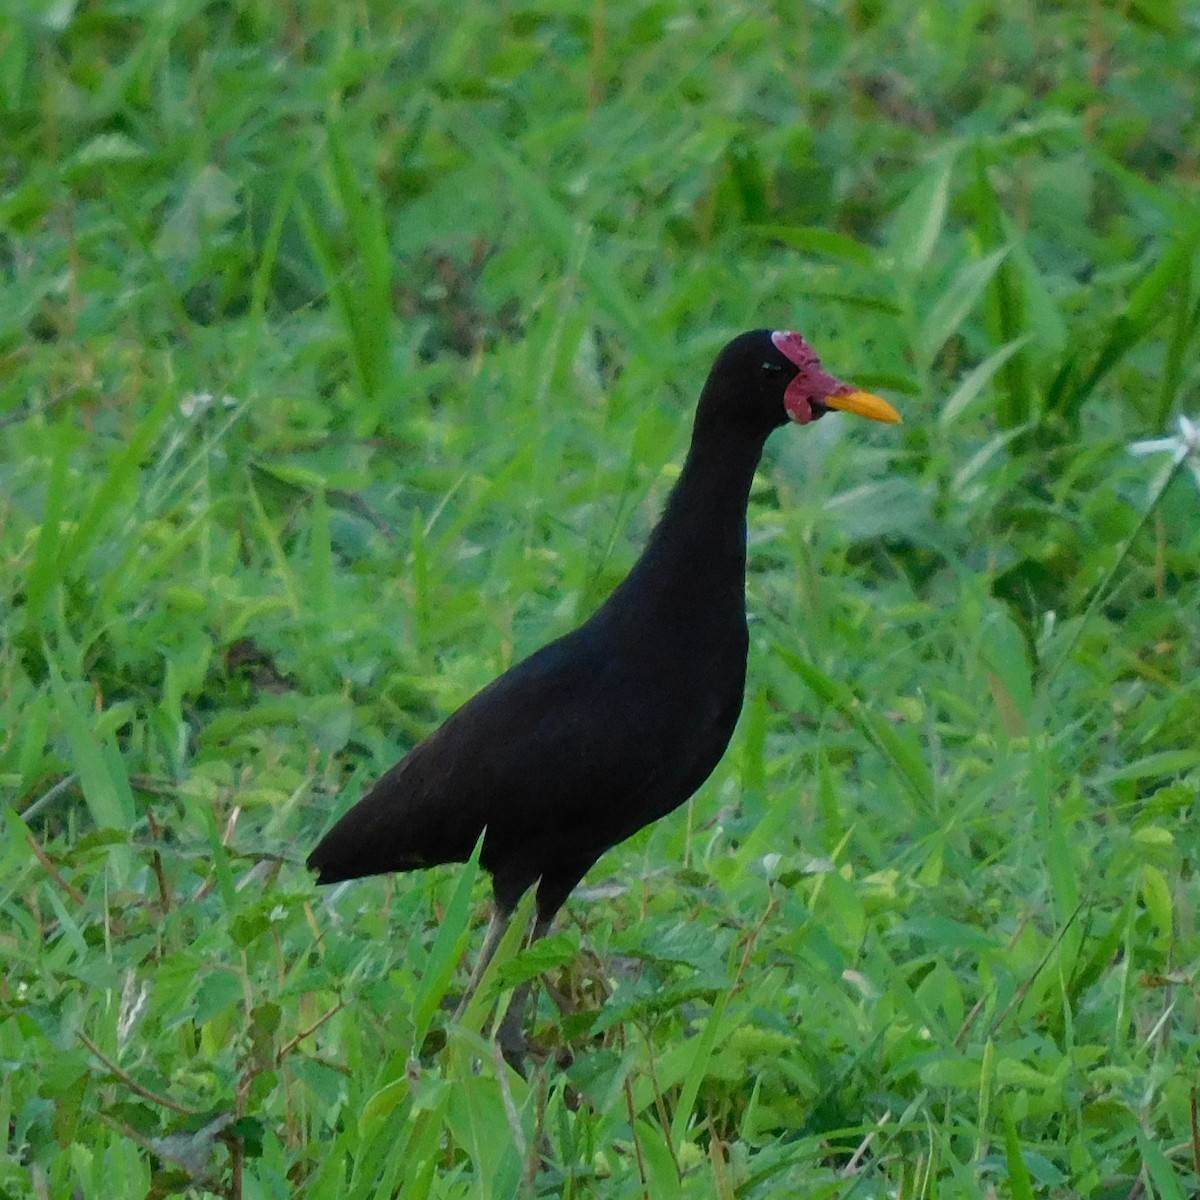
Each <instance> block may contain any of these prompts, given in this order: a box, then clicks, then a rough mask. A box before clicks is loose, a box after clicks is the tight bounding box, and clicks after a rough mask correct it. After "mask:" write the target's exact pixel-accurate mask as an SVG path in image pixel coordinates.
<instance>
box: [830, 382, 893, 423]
mask: <svg viewBox="0 0 1200 1200" xmlns="http://www.w3.org/2000/svg"><path fill="white" fill-rule="evenodd" d="M818 403H819V404H822V405H824V406H825V407H826V408H836V409H838V410H839V411H840V412H848V413H855V414H857V415H858V416H860V417H867V418H868V419H869V420H872V421H886V422H887V423H888V424H889V425H897V424H899V423H900V422H901V421H902V420H903V419H904V418H903V417H901V416H900V414H899V413H898V412H897V411H896V410H895V409H894V408H893V407H892V406H891V405H890V404H889V403H888V402H887V401H886V400H883V399H881V398H880V397H879V396H873V395H872V394H871V393H870V392H859V391H856V390H854V389H852V388H848V389H847V390H846V391H844V392H841V393H835V394H834V395H832V396H822V397H821V399H820V400H819V401H818Z"/></svg>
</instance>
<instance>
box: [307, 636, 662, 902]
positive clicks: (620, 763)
mask: <svg viewBox="0 0 1200 1200" xmlns="http://www.w3.org/2000/svg"><path fill="white" fill-rule="evenodd" d="M581 632H582V631H578V630H577V631H576V632H575V634H568V635H567V637H565V638H562V639H560V640H559V641H557V642H552V643H551V644H550V645H548V646H546V647H544V648H543V649H542V650H540V651H538V652H537V653H536V654H534V655H532V656H531V657H530V658H528V659H526V660H525V661H524V662H522V663H520V664H518V665H517V666H516V667H514V668H512V669H511V670H510V671H508V672H507V673H506V674H504V675H502V676H501V677H500V678H499V679H497V680H496V681H495V682H493V683H492V684H490V685H489V686H488V687H486V688H484V689H483V691H481V692H479V693H478V694H477V695H476V696H474V697H473V698H472V699H471V700H469V701H468V702H467V703H466V704H464V705H463V706H462V707H461V708H460V709H458V711H457V712H455V713H454V714H453V715H452V716H451V717H450V718H449V719H448V720H447V721H446V722H445V723H444V724H443V725H442V726H441V727H440V728H439V729H437V730H436V731H435V732H434V733H432V734H431V735H430V736H429V737H428V738H426V739H425V740H424V741H423V742H421V743H420V744H419V745H418V746H416V747H415V748H414V749H413V750H412V751H411V752H410V753H409V754H408V755H407V756H406V757H405V758H404V759H402V760H401V761H400V762H399V763H397V764H396V766H394V767H393V768H392V769H391V770H390V771H388V772H387V774H385V775H384V776H383V777H382V778H381V779H380V780H379V781H378V782H377V783H376V784H375V786H374V787H373V788H372V789H371V791H370V792H368V793H367V795H366V796H364V797H363V799H362V800H360V801H359V803H358V804H356V805H355V806H354V807H353V808H352V809H350V811H349V812H347V813H346V814H345V816H343V817H342V819H341V820H340V821H339V822H338V823H337V824H336V825H335V826H334V827H333V829H331V830H330V831H329V833H328V834H326V836H325V837H324V838H323V839H322V841H321V842H320V844H319V845H318V846H317V848H316V849H315V850H314V851H313V852H312V855H311V856H310V858H309V864H310V866H312V867H314V868H316V869H317V870H318V872H319V873H320V879H321V881H322V882H326V883H330V882H336V881H338V880H341V879H352V878H357V877H359V876H361V875H371V874H378V873H380V872H384V871H404V870H413V869H416V868H419V867H426V866H432V865H434V864H437V863H443V862H461V861H463V860H465V859H466V858H467V857H469V856H470V854H471V851H472V850H473V848H474V846H475V843H476V842H477V841H478V839H479V835H480V834H481V833H482V832H483V830H484V828H485V827H486V828H487V829H488V831H489V832H488V849H490V850H492V853H491V855H490V857H491V858H493V859H495V858H496V856H497V854H498V853H500V852H501V851H502V849H503V847H505V846H506V845H508V844H510V843H512V842H514V841H518V840H521V839H524V840H525V841H528V842H537V841H539V840H541V839H542V837H543V835H546V834H548V833H549V834H554V835H555V836H558V837H564V838H569V837H570V833H571V830H572V828H573V827H578V826H581V825H582V826H584V827H586V826H587V825H589V824H591V823H592V822H593V821H594V817H595V814H596V813H597V812H598V811H599V812H603V811H605V806H607V807H608V810H609V811H610V812H611V810H612V809H613V807H614V806H621V807H628V806H630V805H631V804H632V805H634V806H635V807H636V797H637V796H640V795H644V794H645V792H646V790H647V789H649V788H651V787H652V786H653V783H654V776H655V773H656V769H657V767H656V760H657V759H658V758H659V757H660V756H658V755H656V754H654V753H653V751H652V747H651V746H650V745H648V743H647V742H646V741H645V739H644V737H642V736H640V735H643V734H644V733H645V732H646V731H645V729H644V725H643V722H642V719H641V717H640V716H639V714H638V712H637V711H636V707H637V706H636V704H631V703H630V697H629V696H628V695H627V694H626V692H627V691H628V689H627V688H626V687H625V686H624V683H623V679H624V676H623V673H622V671H621V669H620V664H619V663H617V662H615V661H613V660H612V659H611V658H607V657H605V656H603V655H601V654H599V653H597V652H595V650H594V643H593V642H592V641H591V640H590V639H587V638H586V637H583V638H581V637H579V636H578V635H579V634H580V633H581ZM609 844H612V843H611V842H609ZM604 848H605V847H603V846H598V847H597V853H599V852H600V850H602V849H604ZM487 858H488V855H487V854H485V863H486V862H487Z"/></svg>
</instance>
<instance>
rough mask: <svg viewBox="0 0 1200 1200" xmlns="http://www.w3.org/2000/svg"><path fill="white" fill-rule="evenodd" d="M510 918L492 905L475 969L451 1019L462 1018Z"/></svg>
mask: <svg viewBox="0 0 1200 1200" xmlns="http://www.w3.org/2000/svg"><path fill="white" fill-rule="evenodd" d="M511 920H512V913H511V912H502V911H501V910H500V909H499V908H498V907H493V909H492V915H491V916H490V917H489V918H488V927H487V932H486V933H485V934H484V935H483V945H482V946H480V948H479V957H478V958H477V959H476V960H475V969H474V970H473V971H472V972H471V978H470V979H469V980H468V981H467V990H466V991H465V992H463V994H462V999H461V1000H460V1001H459V1002H458V1007H457V1008H456V1009H455V1010H454V1018H453V1019H454V1020H455V1021H461V1020H462V1018H463V1014H464V1013H465V1012H466V1011H467V1008H468V1006H469V1005H470V1003H471V1001H472V1000H473V999H474V997H475V989H476V988H477V987H479V981H480V980H481V979H482V978H483V973H484V971H486V970H487V967H488V963H490V962H491V961H492V957H493V955H494V954H495V953H496V947H497V946H499V945H500V939H501V938H502V937H503V936H504V932H505V930H506V929H508V923H509V921H511Z"/></svg>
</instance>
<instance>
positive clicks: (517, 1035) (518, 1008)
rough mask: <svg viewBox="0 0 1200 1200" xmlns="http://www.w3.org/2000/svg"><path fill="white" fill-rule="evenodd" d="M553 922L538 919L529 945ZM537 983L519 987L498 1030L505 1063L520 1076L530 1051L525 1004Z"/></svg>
mask: <svg viewBox="0 0 1200 1200" xmlns="http://www.w3.org/2000/svg"><path fill="white" fill-rule="evenodd" d="M553 921H554V917H553V916H549V917H538V919H537V920H536V921H535V922H534V926H533V932H532V933H531V934H530V936H529V945H531V946H532V945H533V943H534V942H536V941H537V940H538V939H539V938H543V937H545V936H546V934H547V933H549V932H550V925H551V924H552V922H553ZM535 982H536V980H535V979H527V980H525V982H524V983H522V984H519V985H518V987H517V989H516V990H515V991H514V992H513V994H512V999H511V1000H509V1002H508V1011H507V1012H506V1013H505V1014H504V1019H503V1020H502V1021H501V1022H500V1028H499V1029H497V1030H496V1041H497V1043H498V1044H499V1046H500V1053H501V1054H503V1055H504V1061H505V1062H507V1063H508V1065H509V1066H510V1067H512V1069H513V1070H514V1071H516V1072H517V1073H518V1074H519V1075H524V1074H525V1070H524V1065H525V1055H526V1053H527V1052H528V1050H529V1043H528V1042H527V1041H526V1040H525V1004H526V1002H527V1001H528V1000H529V993H530V992H531V991H532V990H533V985H534V983H535Z"/></svg>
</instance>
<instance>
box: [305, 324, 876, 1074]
mask: <svg viewBox="0 0 1200 1200" xmlns="http://www.w3.org/2000/svg"><path fill="white" fill-rule="evenodd" d="M830 409H840V410H842V411H844V412H852V413H858V414H859V415H860V416H864V417H870V418H871V419H873V420H876V421H899V420H900V415H899V414H898V413H897V412H896V410H895V409H894V408H892V406H891V405H890V404H888V403H887V402H886V401H884V400H880V399H879V398H878V397H876V396H872V395H870V394H868V393H866V392H861V391H857V390H856V389H854V388H851V387H850V386H849V385H847V384H845V383H842V382H841V381H840V380H838V379H835V378H834V377H833V376H832V375H829V374H827V373H826V372H825V371H824V370H823V369H822V368H821V363H820V359H819V358H818V357H817V355H816V353H815V352H814V351H813V350H812V348H811V347H810V346H809V345H808V343H807V342H806V341H805V340H804V339H803V338H802V337H801V336H800V335H799V334H798V333H785V332H774V333H773V332H771V331H769V330H765V329H760V330H755V331H754V332H751V333H743V334H742V335H741V336H739V337H737V338H734V340H733V341H732V342H730V343H729V344H728V345H727V346H726V347H725V348H724V349H723V350H722V351H721V353H720V355H718V357H717V360H716V362H715V363H714V364H713V368H712V370H711V372H710V373H709V376H708V380H707V382H706V383H705V385H704V389H703V391H702V392H701V394H700V403H699V406H698V408H697V410H696V419H695V424H694V427H693V430H692V441H691V446H690V448H689V449H688V453H687V458H686V459H685V461H684V464H683V470H682V472H681V474H680V476H679V479H678V481H677V482H676V484H675V486H674V488H673V489H672V491H671V494H670V496H669V497H668V499H667V503H666V507H665V508H664V510H663V514H662V517H661V519H660V520H659V522H658V525H657V526H656V527H655V529H654V531H653V533H652V534H651V535H650V539H649V542H648V543H647V545H646V548H645V550H643V551H642V555H641V557H640V558H639V559H638V561H637V562H636V563H635V564H634V567H633V569H632V570H631V571H630V572H629V575H628V576H627V577H626V578H625V580H624V581H623V582H622V583H621V584H620V585H618V587H617V588H616V590H615V591H614V592H613V593H612V595H611V596H609V598H608V599H607V600H606V601H605V602H604V603H603V604H602V605H601V606H600V608H599V609H597V610H596V612H595V613H594V614H593V615H592V617H590V618H589V619H588V620H587V621H585V622H584V623H583V624H582V625H581V626H580V627H579V628H578V629H576V630H574V631H573V632H572V633H568V634H567V635H566V636H565V637H561V638H559V639H558V640H557V641H554V642H551V643H550V644H549V645H548V646H545V647H543V648H542V649H541V650H539V651H537V653H535V654H533V655H531V656H530V657H529V658H527V659H525V660H524V661H523V662H520V663H518V664H517V665H516V666H514V667H512V668H511V669H510V670H508V671H506V672H505V673H504V674H503V675H501V676H500V678H499V679H497V680H495V682H493V683H491V684H489V685H488V686H487V687H485V688H484V689H483V690H482V691H481V692H479V693H478V694H477V695H476V696H474V697H473V698H472V699H471V700H468V701H467V703H466V704H464V705H463V706H462V707H461V708H460V709H459V710H458V711H457V712H455V713H454V714H453V715H452V716H451V717H450V718H449V719H448V720H447V721H446V722H445V724H443V725H442V726H441V727H440V728H439V729H437V730H436V731H435V732H434V733H432V734H430V736H429V737H427V738H426V739H425V740H424V741H423V742H421V743H420V744H419V745H417V746H416V747H414V748H413V749H412V750H411V751H410V752H409V753H408V754H407V755H406V756H405V757H404V758H403V759H402V760H401V761H400V762H399V763H397V764H396V765H395V766H394V767H393V768H392V769H391V770H390V771H388V772H387V774H386V775H384V776H383V777H382V778H381V779H380V780H379V781H378V783H376V784H375V786H374V787H373V788H372V789H371V790H370V792H368V793H367V795H366V796H364V797H363V798H362V799H361V800H360V801H359V802H358V803H357V804H356V805H355V806H354V807H353V808H351V809H350V810H349V812H347V813H346V814H345V815H344V816H343V817H342V818H341V819H340V820H339V821H338V822H337V824H336V825H334V827H333V828H332V829H331V830H330V831H329V832H328V833H327V834H326V835H325V837H324V838H322V839H321V842H320V844H319V845H318V846H317V847H316V849H315V850H313V852H312V853H311V854H310V855H309V857H308V865H309V866H310V867H312V868H313V869H314V870H315V871H316V872H317V874H318V881H319V882H320V883H337V882H339V881H340V880H344V879H356V878H358V877H360V876H363V875H376V874H379V873H381V872H385V871H412V870H416V869H418V868H422V867H431V866H434V865H436V864H438V863H446V862H463V861H465V860H466V859H467V858H469V857H470V855H471V852H472V850H473V849H474V847H475V844H476V842H477V841H478V839H479V836H480V834H484V839H483V847H482V850H481V853H480V861H481V862H482V864H483V866H484V867H485V868H486V869H487V870H488V871H489V872H490V874H491V876H492V886H493V894H494V897H495V909H494V912H493V916H492V920H491V922H490V923H489V926H488V931H487V934H486V936H485V938H484V945H483V949H482V950H481V951H480V959H479V962H478V964H477V966H476V968H475V971H474V973H473V975H472V981H471V984H470V985H468V995H469V994H470V991H471V990H472V989H473V987H474V985H475V984H476V983H477V982H478V980H479V977H480V976H481V974H482V971H483V968H484V967H485V966H486V964H487V961H488V959H489V958H490V956H491V954H492V953H493V952H494V950H495V947H496V945H497V943H498V942H499V939H500V936H501V935H502V933H503V931H504V928H505V927H506V926H507V924H508V921H509V918H510V917H511V915H512V912H513V910H514V908H515V907H516V905H517V902H518V901H519V900H520V898H521V896H522V895H523V894H524V893H525V891H526V890H527V889H528V888H530V887H532V886H533V885H534V884H536V885H537V897H536V899H537V924H536V927H535V932H534V936H535V937H536V936H539V935H540V934H541V933H544V932H545V930H546V929H547V928H548V927H549V924H550V922H551V920H552V919H553V917H554V914H555V913H556V912H557V911H558V909H559V908H560V907H561V906H562V904H563V902H564V901H565V900H566V898H567V896H568V895H569V894H570V892H571V890H572V889H573V888H574V887H575V885H576V884H577V883H578V882H579V881H580V880H581V879H582V878H583V876H584V873H585V872H586V871H587V870H588V869H589V868H590V867H591V866H592V864H593V863H595V862H596V860H597V859H598V858H599V857H600V855H601V854H603V853H604V851H605V850H607V849H609V848H610V847H611V846H615V845H616V844H617V843H618V842H620V841H623V840H624V839H625V838H627V837H629V836H630V834H632V833H635V832H636V831H637V830H639V829H641V828H642V826H643V825H648V824H649V823H650V822H651V821H656V820H658V818H659V817H662V816H665V815H666V814H667V813H669V812H670V811H671V810H672V809H674V808H677V807H678V806H679V805H681V804H682V803H683V802H684V801H685V800H687V799H688V797H689V796H691V795H692V793H693V792H695V791H696V789H697V788H698V787H699V786H700V785H701V784H702V783H703V782H704V780H705V779H707V778H708V776H709V774H710V773H711V772H712V770H713V768H714V767H715V766H716V765H717V763H718V762H719V761H720V758H721V755H722V754H724V752H725V747H726V746H727V745H728V743H729V738H730V736H731V734H732V733H733V727H734V724H735V723H736V721H737V719H738V713H739V712H740V711H741V707H742V695H743V691H744V687H745V681H746V652H747V646H748V637H747V632H746V505H747V501H748V498H749V494H750V484H751V481H752V480H753V477H754V471H755V468H756V467H757V466H758V462H759V459H760V458H761V456H762V450H763V445H764V443H765V442H766V440H767V437H768V436H769V434H770V433H771V432H772V431H773V430H774V429H776V428H778V427H779V426H781V425H784V424H786V423H787V422H788V421H794V422H796V423H797V424H800V425H806V424H808V423H809V422H811V421H815V420H817V419H818V418H820V417H822V416H823V415H824V414H825V413H826V412H828V411H829V410H830ZM485 830H486V833H484V831H485ZM523 998H524V997H523V994H522V995H520V996H519V997H514V999H513V1002H512V1003H510V1006H509V1018H508V1019H507V1020H506V1021H505V1023H504V1025H503V1026H502V1028H501V1031H500V1034H501V1038H500V1040H501V1044H502V1046H503V1048H504V1049H505V1052H506V1054H508V1055H509V1056H510V1058H511V1057H513V1056H518V1055H519V1054H520V1052H521V1047H522V1038H521V1031H520V1008H521V1004H520V1002H519V1001H520V1000H523ZM464 1004H465V999H464ZM461 1011H462V1009H461V1007H460V1012H461Z"/></svg>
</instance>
